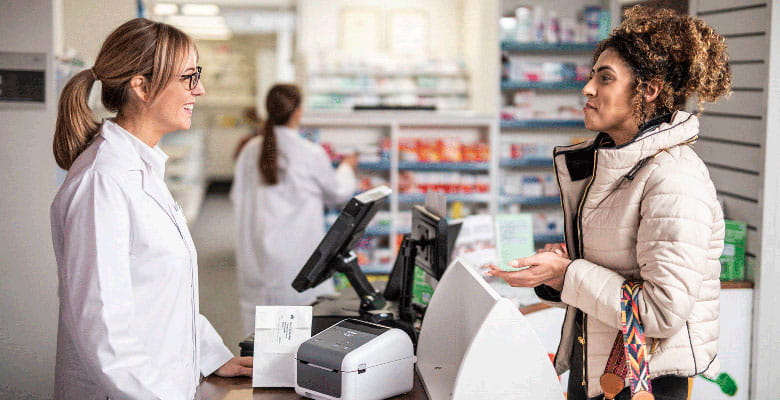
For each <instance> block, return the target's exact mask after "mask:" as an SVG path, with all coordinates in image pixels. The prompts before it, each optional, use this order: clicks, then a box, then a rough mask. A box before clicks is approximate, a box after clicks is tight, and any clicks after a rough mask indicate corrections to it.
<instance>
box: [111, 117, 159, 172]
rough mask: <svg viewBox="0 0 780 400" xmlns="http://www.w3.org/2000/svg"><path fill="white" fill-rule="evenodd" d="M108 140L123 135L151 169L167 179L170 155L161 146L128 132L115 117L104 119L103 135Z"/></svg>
mask: <svg viewBox="0 0 780 400" xmlns="http://www.w3.org/2000/svg"><path fill="white" fill-rule="evenodd" d="M107 135H108V137H107V138H106V139H107V140H109V141H110V140H111V137H121V138H122V139H124V140H125V141H126V142H128V144H130V145H131V146H132V147H133V149H135V152H136V153H138V156H139V157H141V160H143V161H144V163H145V164H146V166H147V168H149V171H150V172H151V173H153V174H154V175H155V176H156V177H158V178H160V179H165V162H166V161H168V155H167V154H165V152H163V151H162V150H161V149H160V146H154V147H149V145H147V144H146V143H144V142H142V141H141V139H139V138H138V137H136V136H135V135H133V134H132V133H130V132H128V131H127V130H126V129H125V128H122V127H121V126H119V124H117V123H116V122H115V121H114V119H113V118H110V119H105V120H103V136H104V137H106V136H107Z"/></svg>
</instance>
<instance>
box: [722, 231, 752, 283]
mask: <svg viewBox="0 0 780 400" xmlns="http://www.w3.org/2000/svg"><path fill="white" fill-rule="evenodd" d="M724 222H725V223H726V236H725V238H724V239H723V254H722V255H721V256H720V280H722V281H741V280H744V279H745V241H746V240H747V224H746V223H745V222H742V221H733V220H729V219H727V220H725V221H724Z"/></svg>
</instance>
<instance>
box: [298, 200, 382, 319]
mask: <svg viewBox="0 0 780 400" xmlns="http://www.w3.org/2000/svg"><path fill="white" fill-rule="evenodd" d="M390 193H391V190H390V188H388V187H387V186H378V187H375V188H373V189H371V190H368V191H366V192H363V193H361V194H359V195H357V196H355V197H353V198H352V199H351V200H350V201H349V202H348V203H347V205H346V206H344V209H343V210H341V214H339V216H338V218H337V219H336V222H334V223H333V225H332V226H331V227H330V229H329V230H328V232H327V233H326V234H325V237H323V238H322V241H321V242H320V244H319V245H318V246H317V248H316V249H315V250H314V252H313V253H312V254H311V256H310V257H309V259H308V261H306V264H305V265H304V266H303V268H301V270H300V272H299V273H298V276H296V277H295V280H293V282H292V287H293V288H295V290H297V291H298V292H303V291H305V290H308V289H311V288H313V287H315V286H317V285H319V284H320V283H322V282H323V281H325V280H326V279H328V278H330V277H331V276H333V273H335V272H342V273H344V274H345V275H346V276H347V279H348V280H349V282H350V284H352V287H353V288H354V289H355V292H357V294H358V296H360V300H361V311H363V310H378V309H381V308H382V307H384V305H385V300H384V297H383V296H382V295H381V294H380V293H379V292H377V291H376V290H375V289H374V287H373V286H371V283H370V282H368V279H367V278H366V276H365V274H363V272H362V271H361V270H360V265H358V262H357V256H356V255H355V253H354V251H353V248H354V247H355V246H356V245H357V243H358V241H359V240H360V239H361V238H362V237H363V234H364V232H365V230H366V226H367V225H368V223H369V222H370V221H371V219H372V218H373V217H374V215H375V214H376V212H377V210H379V208H380V207H381V206H382V203H383V202H384V200H385V198H386V197H387V196H388V195H390Z"/></svg>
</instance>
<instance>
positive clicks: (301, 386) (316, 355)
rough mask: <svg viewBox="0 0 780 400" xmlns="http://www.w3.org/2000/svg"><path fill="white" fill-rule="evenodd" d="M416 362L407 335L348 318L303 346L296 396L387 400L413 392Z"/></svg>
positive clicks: (297, 362)
mask: <svg viewBox="0 0 780 400" xmlns="http://www.w3.org/2000/svg"><path fill="white" fill-rule="evenodd" d="M415 361H416V357H415V356H414V349H413V346H412V341H411V339H409V336H408V335H407V334H406V333H404V331H402V330H400V329H395V328H388V327H386V326H382V325H377V324H372V323H369V322H364V321H360V320H355V319H345V320H343V321H341V322H339V323H337V324H336V325H333V326H331V327H330V328H327V329H325V330H323V331H322V332H320V333H319V334H317V335H315V336H313V337H312V338H311V339H309V340H307V341H305V342H303V343H301V345H300V347H298V353H297V356H296V368H295V372H296V376H295V392H296V393H298V394H299V395H301V396H305V397H308V398H312V399H327V400H353V399H354V400H357V399H359V400H373V399H386V398H388V397H392V396H396V395H399V394H402V393H407V392H409V391H411V390H412V386H413V385H414V363H415Z"/></svg>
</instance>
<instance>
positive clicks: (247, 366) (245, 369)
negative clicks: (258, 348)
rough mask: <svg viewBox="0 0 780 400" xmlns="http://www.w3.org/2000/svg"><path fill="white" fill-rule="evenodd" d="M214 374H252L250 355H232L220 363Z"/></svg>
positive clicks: (223, 375) (224, 375)
mask: <svg viewBox="0 0 780 400" xmlns="http://www.w3.org/2000/svg"><path fill="white" fill-rule="evenodd" d="M214 374H215V375H217V376H221V377H224V378H232V377H235V376H250V377H251V376H252V357H233V358H231V359H230V360H228V362H226V363H224V364H222V366H221V367H219V368H218V369H217V370H216V371H214Z"/></svg>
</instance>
